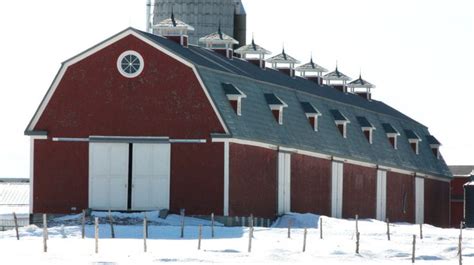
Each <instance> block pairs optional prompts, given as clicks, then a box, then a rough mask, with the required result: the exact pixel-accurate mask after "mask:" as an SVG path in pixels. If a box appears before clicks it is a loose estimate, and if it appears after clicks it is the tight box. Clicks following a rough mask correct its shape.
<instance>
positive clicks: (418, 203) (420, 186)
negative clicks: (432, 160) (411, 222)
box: [415, 177, 425, 224]
mask: <svg viewBox="0 0 474 265" xmlns="http://www.w3.org/2000/svg"><path fill="white" fill-rule="evenodd" d="M424 208H425V179H423V178H417V177H415V222H416V223H417V224H422V223H423V222H424V219H425V218H424V214H425V209H424Z"/></svg>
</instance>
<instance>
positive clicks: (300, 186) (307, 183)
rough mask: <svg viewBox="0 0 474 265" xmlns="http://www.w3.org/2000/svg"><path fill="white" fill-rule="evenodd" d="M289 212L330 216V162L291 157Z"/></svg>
mask: <svg viewBox="0 0 474 265" xmlns="http://www.w3.org/2000/svg"><path fill="white" fill-rule="evenodd" d="M291 211H292V212H300V213H307V212H309V213H315V214H324V215H328V216H329V215H330V214H331V160H327V159H321V158H316V157H311V156H305V155H300V154H292V155H291Z"/></svg>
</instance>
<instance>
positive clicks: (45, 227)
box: [43, 213, 48, 252]
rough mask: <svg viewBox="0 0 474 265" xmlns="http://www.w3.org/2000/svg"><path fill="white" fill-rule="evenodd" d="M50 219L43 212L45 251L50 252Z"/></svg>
mask: <svg viewBox="0 0 474 265" xmlns="http://www.w3.org/2000/svg"><path fill="white" fill-rule="evenodd" d="M47 241H48V220H47V216H46V214H45V213H44V214H43V251H44V252H48V243H47Z"/></svg>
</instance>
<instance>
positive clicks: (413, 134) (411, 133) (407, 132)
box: [405, 130, 421, 140]
mask: <svg viewBox="0 0 474 265" xmlns="http://www.w3.org/2000/svg"><path fill="white" fill-rule="evenodd" d="M405 135H406V136H407V139H410V140H421V138H420V136H418V134H417V133H416V132H414V131H413V130H405Z"/></svg>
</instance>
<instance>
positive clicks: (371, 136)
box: [362, 127, 375, 144]
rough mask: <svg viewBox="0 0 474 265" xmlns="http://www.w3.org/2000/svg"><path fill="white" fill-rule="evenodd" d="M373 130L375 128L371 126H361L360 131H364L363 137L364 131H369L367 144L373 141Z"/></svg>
mask: <svg viewBox="0 0 474 265" xmlns="http://www.w3.org/2000/svg"><path fill="white" fill-rule="evenodd" d="M374 130H375V128H373V127H362V132H364V137H365V132H367V131H368V132H369V139H368V140H369V144H372V143H373V138H374V137H373V134H374V132H373V131H374Z"/></svg>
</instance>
